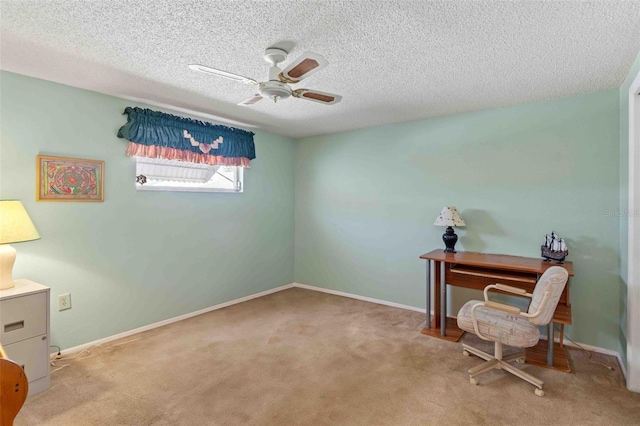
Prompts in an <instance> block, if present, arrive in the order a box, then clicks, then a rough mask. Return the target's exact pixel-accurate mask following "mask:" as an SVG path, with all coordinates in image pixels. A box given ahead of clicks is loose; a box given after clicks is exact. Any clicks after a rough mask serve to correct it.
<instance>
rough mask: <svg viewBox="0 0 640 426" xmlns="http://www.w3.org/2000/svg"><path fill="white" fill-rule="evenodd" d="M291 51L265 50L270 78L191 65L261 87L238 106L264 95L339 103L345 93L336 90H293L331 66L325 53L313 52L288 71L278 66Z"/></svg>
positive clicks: (260, 98)
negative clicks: (255, 78) (294, 86)
mask: <svg viewBox="0 0 640 426" xmlns="http://www.w3.org/2000/svg"><path fill="white" fill-rule="evenodd" d="M287 55H288V53H287V52H286V51H285V50H282V49H279V48H277V47H270V48H268V49H267V50H265V52H264V60H265V61H266V62H267V63H269V64H271V67H270V68H269V80H268V81H263V82H258V81H257V80H254V79H252V78H248V77H244V76H241V75H238V74H234V73H231V72H228V71H223V70H219V69H216V68H211V67H207V66H205V65H199V64H192V65H189V68H191V69H192V70H194V71H199V72H202V73H205V74H211V75H216V76H218V77H223V78H227V79H230V80H233V81H238V82H240V83H244V84H251V85H257V86H258V92H259V93H256V94H255V95H253V96H252V97H250V98H249V99H245V100H244V101H242V102H240V103H239V104H238V105H244V106H251V105H253V104H255V103H256V102H258V101H260V100H262V99H263V98H269V99H272V100H273V102H277V101H278V100H280V99H286V98H288V97H290V96H293V97H295V98H299V99H305V100H309V101H313V102H319V103H322V104H325V105H333V104H335V103H338V102H339V101H340V100H341V99H342V96H339V95H334V94H332V93H327V92H321V91H319V90H311V89H296V90H292V89H291V86H290V84H296V83H298V82H300V81H301V80H303V79H305V78H307V77H309V76H310V75H312V74H314V73H316V72H317V71H319V70H321V69H322V68H324V67H326V66H327V65H329V61H327V60H326V59H325V58H324V57H323V56H321V55H318V54H317V53H313V52H304V53H303V54H302V55H301V56H300V57H299V58H298V59H296V60H295V61H293V62H292V63H291V64H289V66H287V67H286V68H285V69H284V70H281V69H280V67H278V64H280V63H281V62H283V61H285V60H286V59H287Z"/></svg>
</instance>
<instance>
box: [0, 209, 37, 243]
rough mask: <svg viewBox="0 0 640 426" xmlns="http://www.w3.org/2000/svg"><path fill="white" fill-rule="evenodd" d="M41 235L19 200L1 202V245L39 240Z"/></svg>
mask: <svg viewBox="0 0 640 426" xmlns="http://www.w3.org/2000/svg"><path fill="white" fill-rule="evenodd" d="M38 238H40V234H38V231H37V230H36V227H35V226H34V225H33V222H31V218H30V217H29V215H28V214H27V211H26V210H25V209H24V206H23V205H22V203H21V202H20V201H17V200H8V201H6V200H0V244H11V243H20V242H23V241H31V240H37V239H38Z"/></svg>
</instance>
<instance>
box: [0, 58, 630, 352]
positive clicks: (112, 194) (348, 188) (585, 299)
mask: <svg viewBox="0 0 640 426" xmlns="http://www.w3.org/2000/svg"><path fill="white" fill-rule="evenodd" d="M636 62H637V61H636ZM636 65H637V63H636ZM636 65H634V67H635V66H636ZM639 68H640V67H639ZM621 90H622V89H621ZM620 93H621V92H620V91H618V90H612V91H606V92H599V93H594V94H590V95H583V96H578V97H572V98H564V99H558V100H552V101H547V102H541V103H535V104H528V105H521V106H517V107H511V108H503V109H495V110H489V111H481V112H475V113H469V114H461V115H455V116H448V117H440V118H434V119H430V120H424V121H417V122H410V123H403V124H397V125H392V126H385V127H380V128H372V129H364V130H357V131H352V132H347V133H341V134H334V135H325V136H319V137H314V138H306V139H302V140H300V141H298V142H295V141H293V140H291V139H287V138H284V137H280V136H275V135H271V134H267V133H263V132H259V131H258V132H256V133H257V134H256V138H255V139H256V151H257V156H258V158H257V159H256V160H255V161H253V162H252V168H251V169H249V170H248V171H247V172H246V173H245V193H244V194H215V193H179V192H137V191H136V190H135V187H134V184H133V182H134V181H133V179H134V171H135V165H134V162H133V160H132V159H130V158H128V157H126V156H125V155H124V150H125V146H126V143H125V141H123V140H122V139H118V138H116V136H115V134H116V132H117V129H118V128H119V127H120V126H121V125H122V124H123V123H124V122H125V119H126V117H125V116H123V115H121V114H122V111H123V109H124V107H125V106H128V105H135V104H134V103H132V102H129V101H126V100H123V99H118V98H114V97H110V96H106V95H102V94H98V93H94V92H90V91H85V90H81V89H75V88H71V87H68V86H63V85H59V84H55V83H50V82H46V81H42V80H37V79H32V78H29V77H25V76H19V75H16V74H11V73H7V72H2V73H0V129H1V130H0V132H1V133H0V134H1V137H2V138H1V140H0V142H1V144H0V198H2V199H10V198H17V199H21V200H22V201H23V203H24V204H25V206H26V208H27V210H28V211H29V213H30V215H31V216H32V218H33V220H34V223H35V224H36V226H37V227H38V229H39V231H40V233H41V235H42V239H41V240H38V241H34V242H28V243H21V244H16V245H15V247H16V249H17V250H18V252H19V253H18V260H17V262H16V267H15V271H14V272H15V273H14V275H15V276H16V277H27V278H30V279H32V280H34V281H38V282H41V283H43V284H46V285H48V286H50V287H51V288H52V296H53V300H52V344H56V345H60V346H62V347H63V348H67V347H72V346H75V345H79V344H82V343H87V342H90V341H93V340H96V339H100V338H103V337H107V336H111V335H113V334H116V333H120V332H123V331H127V330H131V329H133V328H136V327H140V326H143V325H146V324H150V323H153V322H156V321H160V320H163V319H167V318H172V317H175V316H177V315H181V314H184V313H188V312H192V311H195V310H198V309H202V308H206V307H209V306H212V305H215V304H218V303H223V302H225V301H229V300H233V299H236V298H239V297H243V296H246V295H249V294H254V293H256V292H259V291H263V290H267V289H271V288H274V287H277V286H280V285H283V284H288V283H290V282H292V281H294V280H295V281H296V282H300V283H304V284H309V285H315V286H319V287H324V288H328V289H336V290H341V291H345V292H350V293H354V294H359V295H363V296H369V297H374V298H378V299H383V300H387V301H391V302H396V303H402V304H406V305H411V306H416V307H422V308H423V307H424V262H422V261H420V260H419V259H418V256H419V255H420V254H422V253H425V252H427V251H429V250H431V249H433V248H439V247H441V246H442V241H441V235H442V233H443V231H444V230H443V229H442V228H439V227H436V226H433V225H432V223H433V221H434V219H435V217H436V216H437V214H438V212H439V211H440V209H441V208H442V207H443V206H445V205H455V206H457V207H458V209H459V210H460V211H461V213H462V215H463V217H464V218H465V220H466V221H467V227H466V228H459V229H458V230H457V233H458V234H459V235H460V241H459V242H458V246H457V247H458V249H461V250H469V251H483V252H492V253H509V254H514V255H522V256H532V257H537V256H538V255H539V249H538V247H539V245H540V243H541V242H542V237H543V235H544V234H545V233H547V232H550V231H551V230H553V229H555V230H556V231H558V232H559V233H560V234H561V235H562V236H563V237H565V238H566V239H567V240H568V243H569V250H570V254H569V260H572V261H573V262H574V263H575V268H576V277H575V278H574V279H573V280H572V284H571V299H572V303H573V308H574V311H573V318H574V326H572V327H570V328H569V329H568V334H569V336H570V337H571V338H572V339H574V340H576V341H579V342H584V343H588V344H592V345H595V346H599V347H604V348H609V349H612V350H617V351H620V350H621V345H624V338H623V336H622V333H623V331H621V329H620V317H621V311H623V310H624V307H623V304H622V300H623V299H624V297H625V295H623V294H622V292H623V291H624V288H625V287H624V285H621V284H620V282H621V279H620V275H621V273H622V271H623V270H624V268H623V267H621V265H620V263H619V259H620V253H621V246H623V245H624V244H623V238H624V236H625V235H626V234H625V232H626V231H625V230H624V229H623V225H622V222H621V221H620V220H619V218H618V217H617V216H616V215H615V214H613V213H615V211H616V209H619V208H620V209H621V208H622V206H623V204H622V203H623V202H624V194H623V189H622V185H621V184H623V183H624V173H626V171H625V169H624V165H623V167H622V168H621V165H620V156H621V153H622V151H623V149H622V148H623V146H622V141H623V139H624V136H623V134H622V131H623V127H624V126H623V123H622V115H623V114H619V109H620V108H621V105H622V104H621V99H620V96H621V95H620ZM142 106H144V105H142ZM151 108H154V107H151ZM154 109H158V108H154ZM38 154H49V155H60V156H70V157H79V158H95V159H102V160H105V161H106V186H105V201H104V202H103V203H45V202H36V201H35V157H36V155H38ZM622 163H623V164H624V159H623V161H622ZM294 166H295V168H294ZM294 185H295V186H294ZM294 200H295V209H294ZM294 213H295V221H294ZM294 224H295V226H294ZM265 225H267V226H265ZM294 230H295V240H294ZM623 234H624V235H623ZM622 250H623V249H622ZM623 257H624V256H623ZM294 269H295V273H294ZM622 281H623V282H624V280H622ZM66 292H71V294H72V303H73V308H72V309H71V310H68V311H63V312H58V311H57V309H56V303H55V296H56V295H58V294H61V293H66ZM466 292H469V291H468V290H467V291H466ZM476 295H477V294H475V293H471V294H468V293H465V291H462V290H461V289H456V290H455V291H454V295H453V296H454V297H453V300H452V302H451V305H452V309H453V310H457V308H458V306H459V305H460V304H461V303H462V301H464V300H467V299H468V297H472V296H476ZM624 300H626V299H624ZM621 342H622V343H621ZM621 353H622V354H623V353H624V351H622V352H621Z"/></svg>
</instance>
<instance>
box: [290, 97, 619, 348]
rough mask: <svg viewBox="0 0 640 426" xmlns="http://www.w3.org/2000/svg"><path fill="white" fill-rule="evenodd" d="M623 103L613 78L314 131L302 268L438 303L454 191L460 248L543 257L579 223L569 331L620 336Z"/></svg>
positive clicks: (303, 212)
mask: <svg viewBox="0 0 640 426" xmlns="http://www.w3.org/2000/svg"><path fill="white" fill-rule="evenodd" d="M618 109H619V96H618V90H610V91H605V92H599V93H594V94H589V95H583V96H577V97H571V98H563V99H557V100H551V101H547V102H540V103H534V104H527V105H521V106H516V107H510V108H502V109H494V110H489V111H481V112H475V113H469V114H460V115H455V116H447V117H441V118H434V119H430V120H424V121H416V122H410V123H403V124H397V125H391V126H384V127H379V128H371V129H364V130H357V131H352V132H347V133H341V134H334V135H325V136H318V137H312V138H307V139H303V140H301V141H300V143H299V144H298V145H297V151H296V175H295V187H296V188H295V197H296V209H295V254H296V258H295V280H296V282H299V283H303V284H309V285H314V286H319V287H325V288H329V289H334V290H339V291H345V292H349V293H354V294H358V295H362V296H368V297H373V298H378V299H383V300H387V301H392V302H396V303H401V304H406V305H411V306H415V307H422V308H424V306H425V300H424V299H425V298H424V281H425V277H424V274H425V265H424V262H423V261H420V260H419V259H418V257H419V256H420V255H421V254H423V253H425V252H427V251H430V250H432V249H434V248H441V247H443V243H442V240H441V235H442V233H443V232H444V229H443V228H440V227H436V226H433V225H432V224H433V221H434V220H435V218H436V216H437V214H438V213H439V212H440V210H441V209H442V207H444V206H447V205H453V206H456V207H458V210H459V211H460V212H461V214H462V216H463V217H464V219H465V221H466V223H467V227H466V228H458V229H457V231H456V232H457V233H458V235H459V236H460V240H459V241H458V245H457V246H456V248H457V249H460V250H467V251H482V252H489V253H506V254H513V255H520V256H531V257H538V256H539V254H540V251H539V247H540V244H541V243H542V242H543V237H544V234H546V233H548V232H551V231H552V230H556V231H557V232H559V233H560V235H561V236H562V237H565V238H566V239H567V241H568V246H569V258H568V260H571V261H573V262H574V265H575V270H576V276H575V278H573V279H572V281H571V301H572V305H573V323H574V325H573V326H572V327H569V328H568V330H567V331H568V335H569V336H570V337H571V338H572V339H574V340H576V341H578V342H583V343H587V344H592V345H595V346H599V347H604V348H609V349H613V350H618V348H619V346H620V329H619V324H620V277H619V273H620V269H619V267H620V266H619V252H620V247H619V220H618V217H617V216H615V215H614V214H613V212H615V211H616V210H617V209H618V207H619V179H620V176H619V175H620V170H619V143H620V135H619V126H620V123H619V114H618ZM460 291H461V289H456V290H455V292H454V297H453V300H452V305H453V306H452V309H453V310H454V312H453V313H454V314H455V313H456V312H457V309H458V307H459V305H460V304H461V303H462V301H464V300H468V295H466V294H465V295H464V297H461V296H460ZM466 291H467V292H468V291H469V290H466ZM474 295H475V294H474Z"/></svg>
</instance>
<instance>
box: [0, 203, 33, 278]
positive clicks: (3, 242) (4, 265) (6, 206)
mask: <svg viewBox="0 0 640 426" xmlns="http://www.w3.org/2000/svg"><path fill="white" fill-rule="evenodd" d="M39 238H40V235H39V234H38V231H36V227H35V226H33V222H31V218H29V215H28V214H27V211H26V210H25V209H24V206H23V205H22V203H21V202H20V201H18V200H0V290H6V289H8V288H11V287H13V286H15V283H14V282H13V264H14V263H15V261H16V249H14V248H13V247H11V246H10V245H9V244H11V243H21V242H23V241H31V240H37V239H39Z"/></svg>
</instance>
